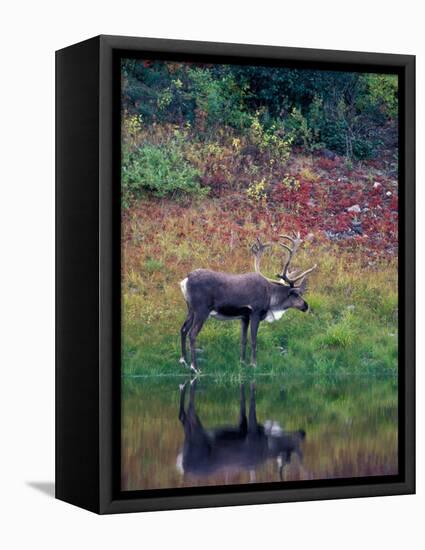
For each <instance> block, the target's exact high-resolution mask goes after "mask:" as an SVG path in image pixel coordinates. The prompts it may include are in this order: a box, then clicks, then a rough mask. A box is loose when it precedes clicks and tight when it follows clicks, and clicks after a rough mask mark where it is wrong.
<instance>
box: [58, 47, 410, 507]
mask: <svg viewBox="0 0 425 550" xmlns="http://www.w3.org/2000/svg"><path fill="white" fill-rule="evenodd" d="M143 55H145V56H147V57H148V58H149V59H155V58H167V59H175V60H177V59H181V60H185V59H191V60H210V61H212V62H221V63H223V62H228V63H238V64H244V63H247V64H272V65H276V64H284V65H285V66H308V67H314V68H319V69H334V70H346V71H348V70H349V71H356V70H357V71H362V72H367V71H374V72H391V73H397V74H398V75H399V84H400V85H399V105H400V119H399V120H400V123H399V136H400V137H399V155H400V159H399V176H400V203H399V204H400V206H399V214H400V222H399V239H400V247H399V306H400V307H399V329H400V330H399V474H398V476H382V477H381V478H377V477H371V478H353V479H340V480H318V481H312V482H293V483H289V484H288V483H287V484H286V485H285V488H282V486H281V484H270V485H269V484H267V485H265V484H255V485H249V486H226V487H209V488H199V487H198V488H185V489H166V490H165V489H161V490H155V491H153V490H150V491H135V492H121V491H120V486H119V461H120V440H119V429H120V379H121V375H120V341H119V338H120V292H119V288H120V200H119V198H120V196H119V193H120V191H119V178H120V147H119V141H120V140H119V135H120V134H119V116H120V115H119V105H118V104H119V101H117V97H118V98H119V93H120V75H119V71H118V70H117V68H118V65H119V60H120V57H124V56H127V57H128V56H133V57H134V56H136V57H140V56H143ZM414 212H415V57H414V56H409V55H394V54H380V53H363V52H343V51H331V50H312V49H301V48H286V47H270V46H254V45H241V44H224V43H210V42H191V41H181V40H163V39H151V38H130V37H120V36H98V37H95V38H92V39H89V40H87V41H84V42H81V43H79V44H76V45H73V46H70V47H68V48H64V49H62V50H59V51H58V52H56V498H58V499H61V500H64V501H66V502H69V503H72V504H75V505H77V506H80V507H83V508H86V509H88V510H91V511H93V512H97V513H100V514H105V513H119V512H138V511H148V510H166V509H179V508H195V507H211V506H229V505H242V504H261V503H272V502H291V501H300V500H318V499H334V498H351V497H366V496H378V495H396V494H398V495H400V494H409V493H414V492H415V218H414ZM275 485H276V486H275Z"/></svg>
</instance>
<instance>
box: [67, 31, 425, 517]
mask: <svg viewBox="0 0 425 550" xmlns="http://www.w3.org/2000/svg"><path fill="white" fill-rule="evenodd" d="M56 59H57V69H56V71H57V73H56V74H57V81H56V82H57V83H56V90H57V91H56V106H57V107H56V121H57V134H56V135H57V139H56V167H57V168H56V170H57V171H56V182H57V186H56V211H57V224H56V227H57V229H56V242H57V248H56V252H57V275H56V282H57V293H56V302H57V332H56V355H57V357H56V496H57V498H59V499H62V500H65V501H67V502H70V503H73V504H76V505H78V506H81V507H84V508H87V509H89V510H92V511H95V512H98V513H115V512H134V511H145V510H159V509H170V508H193V507H204V506H225V505H236V504H250V503H271V502H289V501H296V500H313V499H315V500H317V499H327V498H344V497H362V496H377V495H391V494H407V493H412V492H414V490H415V483H414V463H415V445H414V430H415V415H414V404H415V394H414V330H415V327H414V306H415V304H414V162H415V157H414V137H415V136H414V124H415V118H414V102H415V94H414V57H413V56H405V55H393V54H374V53H359V52H337V51H320V50H308V49H293V48H277V47H266V46H250V45H237V44H215V43H207V42H186V41H174V40H160V39H146V38H128V37H114V36H100V37H96V38H93V39H90V40H87V41H85V42H82V43H80V44H76V45H73V46H70V47H68V48H65V49H63V50H60V51H58V52H57V55H56Z"/></svg>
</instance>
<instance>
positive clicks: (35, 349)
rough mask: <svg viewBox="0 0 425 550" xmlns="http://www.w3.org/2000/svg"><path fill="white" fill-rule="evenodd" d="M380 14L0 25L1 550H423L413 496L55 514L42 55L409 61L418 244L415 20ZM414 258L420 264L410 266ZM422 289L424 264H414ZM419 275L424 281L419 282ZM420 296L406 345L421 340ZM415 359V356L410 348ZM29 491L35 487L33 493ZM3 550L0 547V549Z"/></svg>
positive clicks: (245, 0)
mask: <svg viewBox="0 0 425 550" xmlns="http://www.w3.org/2000/svg"><path fill="white" fill-rule="evenodd" d="M421 4H422V3H421V2H419V1H418V2H414V1H411V0H405V1H404V2H400V1H394V0H386V1H385V2H379V1H375V2H372V1H370V0H368V1H365V0H356V1H355V2H343V1H341V0H339V1H335V2H332V1H330V0H303V1H301V2H300V1H298V2H288V1H284V0H280V1H277V0H276V1H272V0H256V1H254V2H253V1H250V0H233V1H231V0H227V1H221V0H216V1H215V2H202V1H201V0H198V2H195V1H185V0H174V1H166V0H156V1H155V2H143V1H141V0H138V1H131V0H120V1H116V2H110V1H108V0H104V1H103V2H101V1H99V0H92V1H90V0H84V1H81V0H72V1H66V2H64V1H61V0H56V1H51V2H50V1H46V0H38V1H21V2H19V1H17V0H15V1H14V2H13V3H12V2H9V3H7V4H6V3H3V5H2V8H1V16H0V27H1V29H0V30H1V32H0V41H1V48H0V56H1V63H0V75H1V76H0V78H1V83H0V94H1V101H0V110H1V112H0V135H1V149H0V150H1V153H2V155H1V157H2V162H1V164H0V171H1V180H0V185H1V199H0V224H1V230H0V239H1V246H0V251H1V255H0V258H1V267H0V283H1V284H0V322H1V325H2V326H1V345H0V354H1V363H0V364H1V375H0V409H1V410H0V446H1V450H0V507H2V508H3V510H2V512H1V515H0V524H1V527H0V544H1V546H2V547H3V548H7V549H9V548H21V547H22V548H43V549H46V550H47V549H50V548H61V549H62V548H64V549H68V548H72V549H75V548H77V547H80V548H89V547H90V546H92V545H96V546H97V545H99V546H100V545H101V547H102V548H132V547H135V546H137V547H140V546H142V545H145V547H146V548H152V547H153V548H157V547H164V548H170V549H171V548H173V549H175V548H195V547H199V548H202V550H204V549H208V548H217V546H218V547H220V546H221V547H222V548H231V547H232V546H235V547H238V548H242V547H243V548H267V547H268V546H269V545H270V546H272V547H274V548H278V547H284V548H299V547H301V548H304V547H305V548H308V547H313V548H322V547H324V548H327V549H332V548H338V549H341V548H346V549H351V548H353V549H354V548H355V549H356V550H358V549H359V548H368V549H369V548H386V549H391V548H399V547H400V546H402V547H408V548H419V547H422V548H423V546H422V545H423V542H424V525H423V523H424V513H423V510H422V512H420V505H422V506H423V505H424V500H425V499H424V475H423V464H424V437H423V432H424V424H423V418H424V392H423V387H424V386H423V384H424V375H423V358H424V351H423V346H422V347H421V346H420V347H419V349H418V363H417V364H418V369H417V370H418V375H417V381H418V388H419V398H418V426H419V428H418V466H419V467H418V470H419V471H418V495H417V496H403V497H385V498H373V499H357V500H349V501H331V502H310V503H297V504H280V505H267V506H255V507H240V508H223V509H213V510H195V511H179V512H167V513H165V512H161V513H151V514H145V515H141V514H133V515H123V516H113V517H112V516H109V517H97V516H95V515H94V514H90V513H89V512H85V511H82V510H79V509H77V508H75V507H72V506H70V505H67V504H64V503H62V502H59V501H55V500H54V499H53V498H51V496H48V495H47V494H46V490H47V491H50V492H51V490H52V489H51V482H52V481H53V477H54V290H53V284H54V251H53V244H54V235H53V232H54V213H53V204H54V200H53V188H54V50H55V49H59V48H61V47H64V46H66V45H69V44H72V43H74V42H78V41H80V40H83V39H85V38H88V37H91V36H94V35H97V34H101V33H103V34H124V35H133V36H152V37H163V38H182V39H193V40H213V41H225V42H226V41H227V42H245V43H257V44H273V45H282V46H299V47H310V48H330V49H347V50H350V49H352V50H364V51H377V52H394V53H406V54H416V55H417V69H418V91H417V97H418V102H417V104H418V142H417V151H418V161H417V168H418V171H417V176H418V177H417V184H418V193H417V197H418V205H419V206H418V208H419V215H418V243H419V248H420V247H421V243H422V242H423V239H424V236H425V233H424V231H425V215H424V213H423V210H422V208H423V207H424V206H423V205H424V200H425V193H424V186H423V178H424V160H423V151H424V146H425V143H424V100H425V82H424V68H425V55H424V47H425V40H424V27H423V22H424V17H423V14H421V13H420V6H421ZM419 252H420V250H419ZM418 269H419V275H418V281H419V283H421V281H422V280H423V254H420V255H419V257H418ZM421 275H422V277H421ZM422 288H423V285H421V284H420V286H419V289H418V326H419V331H418V336H419V338H418V340H420V337H421V336H422V335H421V332H420V328H421V326H422V324H423V309H424V308H423V307H421V306H423V300H424V293H423V290H422ZM419 344H420V341H419ZM40 483H41V488H42V489H43V490H42V491H40V486H39V488H38V489H37V488H36V487H34V484H40ZM2 541H3V542H2Z"/></svg>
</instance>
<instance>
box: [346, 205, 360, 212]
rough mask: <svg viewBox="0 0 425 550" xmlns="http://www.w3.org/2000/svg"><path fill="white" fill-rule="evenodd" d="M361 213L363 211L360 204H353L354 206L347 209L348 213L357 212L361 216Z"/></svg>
mask: <svg viewBox="0 0 425 550" xmlns="http://www.w3.org/2000/svg"><path fill="white" fill-rule="evenodd" d="M361 211H362V209H361V208H360V206H359V205H358V204H353V206H349V207H348V208H347V212H356V213H357V214H360V212H361Z"/></svg>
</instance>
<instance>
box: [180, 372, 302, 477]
mask: <svg viewBox="0 0 425 550" xmlns="http://www.w3.org/2000/svg"><path fill="white" fill-rule="evenodd" d="M196 384H197V378H196V377H195V378H194V379H192V380H191V381H190V392H189V404H188V406H187V407H185V394H186V387H187V385H188V382H185V383H184V384H181V385H180V407H179V420H180V422H181V424H182V426H183V430H184V444H183V449H182V451H181V452H180V453H179V455H178V456H177V461H176V466H177V468H178V470H179V471H180V472H181V473H182V474H183V475H184V476H185V477H195V478H199V477H201V478H205V477H210V476H213V475H217V474H224V475H225V476H226V477H227V476H231V475H232V474H235V473H240V472H242V471H244V470H245V471H249V474H250V481H251V482H255V480H256V470H257V469H258V468H260V467H261V466H262V465H263V464H265V463H266V462H268V461H269V460H274V461H276V463H277V466H278V472H279V479H280V481H284V468H285V466H287V465H289V464H290V463H291V460H292V456H293V455H295V456H296V457H297V458H298V461H299V464H300V467H301V466H302V462H303V452H302V449H301V447H302V444H303V441H304V439H305V437H306V433H305V431H304V430H302V429H300V430H295V431H287V430H284V429H283V428H282V427H281V426H280V425H279V423H278V422H277V421H273V422H272V421H270V420H268V421H266V422H265V423H264V425H263V424H261V423H260V422H259V421H258V420H257V412H256V403H255V392H256V389H255V384H254V382H251V383H250V385H249V411H248V414H247V410H246V404H245V384H244V383H242V384H241V385H240V393H239V421H238V423H237V424H236V425H234V424H230V425H225V426H216V427H212V428H208V429H207V428H205V427H204V426H203V424H202V422H201V420H200V418H199V416H198V415H197V413H196V406H195V393H196Z"/></svg>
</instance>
